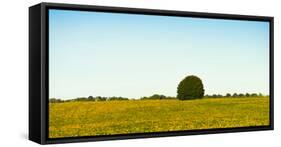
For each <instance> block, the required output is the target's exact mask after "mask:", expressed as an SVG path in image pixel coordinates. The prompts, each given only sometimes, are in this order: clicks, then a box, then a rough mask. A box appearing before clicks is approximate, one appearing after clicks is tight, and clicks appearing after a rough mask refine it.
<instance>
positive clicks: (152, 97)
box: [140, 94, 176, 100]
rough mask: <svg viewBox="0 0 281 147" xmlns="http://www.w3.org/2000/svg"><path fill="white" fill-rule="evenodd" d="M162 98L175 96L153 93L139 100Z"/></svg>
mask: <svg viewBox="0 0 281 147" xmlns="http://www.w3.org/2000/svg"><path fill="white" fill-rule="evenodd" d="M164 99H176V97H172V96H165V95H160V94H154V95H152V96H148V97H141V98H140V100H164Z"/></svg>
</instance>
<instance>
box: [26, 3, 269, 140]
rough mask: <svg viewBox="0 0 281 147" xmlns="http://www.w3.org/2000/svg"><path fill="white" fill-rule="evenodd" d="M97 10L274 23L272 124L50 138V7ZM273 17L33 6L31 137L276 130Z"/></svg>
mask: <svg viewBox="0 0 281 147" xmlns="http://www.w3.org/2000/svg"><path fill="white" fill-rule="evenodd" d="M50 8H52V9H64V10H80V11H97V12H113V13H127V14H128V13H130V14H145V15H162V16H180V17H196V18H215V19H231V20H254V21H266V22H269V23H270V37H269V38H270V51H269V52H270V55H269V56H270V58H269V59H270V62H269V63H270V70H269V73H270V74H269V75H270V77H269V78H270V87H269V89H270V116H269V117H270V125H268V126H256V127H239V128H222V129H204V130H189V131H173V132H160V133H138V134H124V135H110V136H92V137H91V136H90V137H71V138H58V139H50V138H48V35H49V34H48V9H50ZM273 22H274V18H273V17H267V16H249V15H232V14H218V13H201V12H200V13H199V12H185V11H171V10H154V9H139V8H123V7H105V6H90V5H74V4H59V3H40V4H37V5H34V6H31V7H30V8H29V139H30V140H31V141H34V142H37V143H39V144H53V143H69V142H85V141H101V140H116V139H133V138H151V137H166V136H181V135H195V134H196V135H197V134H214V133H230V132H245V131H261V130H273V123H274V121H273V118H274V115H273V110H274V108H273V106H274V102H273V101H274V100H273V97H274V87H273V86H274V83H273V82H274V80H273V79H274V75H273V74H274V72H273V67H274V66H273V64H274V63H273V61H274V60H273V48H274V46H273V43H274V41H273V40H274V34H273V33H274V31H273Z"/></svg>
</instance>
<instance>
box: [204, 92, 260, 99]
mask: <svg viewBox="0 0 281 147" xmlns="http://www.w3.org/2000/svg"><path fill="white" fill-rule="evenodd" d="M264 96H265V95H263V94H262V93H258V94H257V93H245V94H244V93H233V94H230V93H227V94H225V95H221V94H213V95H208V94H207V95H205V96H204V97H205V98H226V97H231V98H239V97H264Z"/></svg>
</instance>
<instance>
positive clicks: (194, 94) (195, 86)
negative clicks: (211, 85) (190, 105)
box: [177, 75, 204, 100]
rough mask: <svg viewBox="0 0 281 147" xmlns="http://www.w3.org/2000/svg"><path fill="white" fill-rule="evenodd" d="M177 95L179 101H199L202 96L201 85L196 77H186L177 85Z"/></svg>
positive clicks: (202, 88) (202, 89)
mask: <svg viewBox="0 0 281 147" xmlns="http://www.w3.org/2000/svg"><path fill="white" fill-rule="evenodd" d="M177 93H178V95H177V98H178V99H180V100H190V99H201V98H203V96H204V87H203V83H202V81H201V79H200V78H198V77H196V76H193V75H192V76H187V77H186V78H184V79H183V80H182V81H181V82H180V83H179V85H178V90H177Z"/></svg>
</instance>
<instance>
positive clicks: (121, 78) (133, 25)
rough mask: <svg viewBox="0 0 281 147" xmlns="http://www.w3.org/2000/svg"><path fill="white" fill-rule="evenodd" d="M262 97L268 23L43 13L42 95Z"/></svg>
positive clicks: (266, 91) (266, 87) (266, 78)
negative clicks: (45, 63)
mask: <svg viewBox="0 0 281 147" xmlns="http://www.w3.org/2000/svg"><path fill="white" fill-rule="evenodd" d="M188 75H196V76H198V77H200V78H201V79H202V81H203V84H204V88H205V94H225V93H234V92H236V93H246V92H249V93H254V92H255V93H259V92H261V93H263V94H269V23H268V22H259V21H240V20H223V19H203V18H186V17H167V16H151V15H134V14H117V13H102V12H86V11H71V10H54V9H53V10H49V86H50V87H49V95H50V98H53V97H56V98H61V99H68V98H76V97H88V96H90V95H92V96H123V97H129V98H139V97H142V96H150V95H153V94H164V95H167V96H176V91H177V85H178V83H179V82H180V81H181V80H182V79H183V78H185V77H186V76H188Z"/></svg>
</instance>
